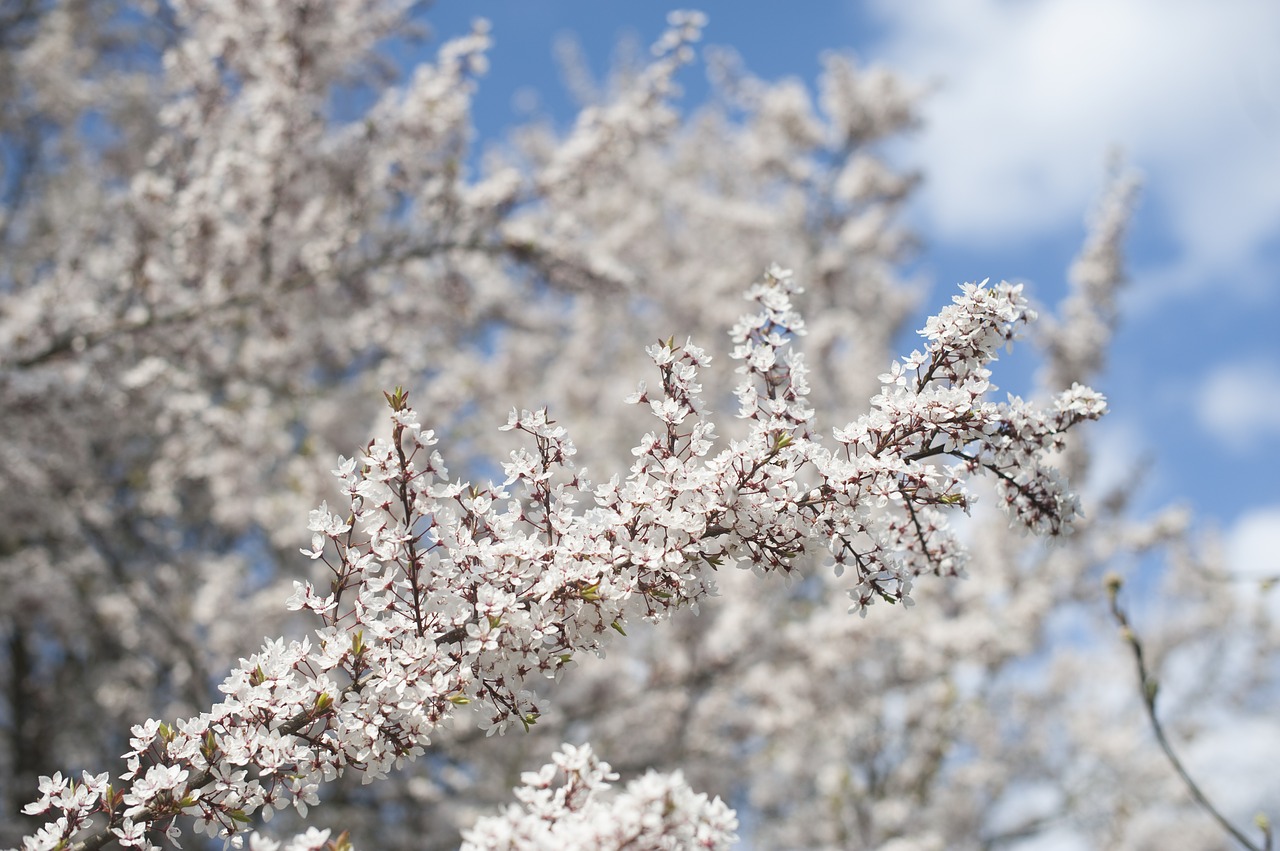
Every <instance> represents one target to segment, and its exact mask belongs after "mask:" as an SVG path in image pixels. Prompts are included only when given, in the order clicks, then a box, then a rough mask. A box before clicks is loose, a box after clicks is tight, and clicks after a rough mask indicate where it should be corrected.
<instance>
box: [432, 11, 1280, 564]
mask: <svg viewBox="0 0 1280 851" xmlns="http://www.w3.org/2000/svg"><path fill="white" fill-rule="evenodd" d="M688 5H691V6H693V7H694V8H700V9H701V10H702V11H705V12H706V13H707V14H708V15H709V17H710V25H709V27H708V28H707V31H706V36H705V40H706V42H707V43H710V44H724V45H729V46H732V47H734V48H735V49H736V50H737V51H738V52H739V53H741V54H742V56H743V57H744V59H745V61H746V65H747V67H748V68H750V69H751V70H752V72H753V73H755V74H756V75H758V76H761V77H764V78H767V79H775V78H779V77H783V76H798V77H801V78H803V79H805V80H806V81H808V82H812V81H813V79H814V77H815V75H816V73H817V71H818V56H819V54H820V53H821V52H822V51H824V50H832V49H834V50H843V51H852V52H853V53H855V54H856V55H857V56H858V57H859V59H860V60H861V61H862V62H864V63H868V64H870V63H882V64H885V65H887V66H888V67H890V68H891V69H893V70H895V71H897V72H899V73H900V74H902V75H904V76H906V77H907V78H909V79H912V80H915V81H918V82H920V83H922V84H928V85H930V86H932V87H933V88H932V93H931V95H930V96H929V97H928V98H927V100H926V101H925V103H924V107H923V113H924V118H925V126H924V128H923V129H922V130H921V131H920V132H919V133H918V134H916V135H915V136H914V137H913V138H912V139H909V140H907V141H906V142H904V143H903V144H902V145H901V147H900V148H899V149H898V150H897V151H896V152H895V155H896V156H897V157H898V158H899V160H900V162H901V163H902V164H903V165H907V166H911V167H916V168H920V169H922V170H923V171H924V174H925V183H924V185H923V187H922V188H921V190H920V193H919V195H918V196H917V198H916V200H915V202H914V204H913V206H912V207H911V209H910V213H909V222H910V224H911V225H912V226H913V228H914V229H915V230H916V232H917V233H918V234H919V235H920V236H921V238H922V240H923V245H924V247H923V252H922V254H921V255H920V257H919V259H918V261H917V268H918V271H919V272H920V273H921V274H922V275H923V276H924V277H925V278H926V279H927V280H930V281H931V282H932V285H933V293H932V295H931V297H930V298H929V299H928V301H927V303H928V304H929V305H938V304H941V303H942V302H943V301H944V300H945V298H946V297H947V296H948V295H949V291H950V289H951V288H952V287H953V286H954V284H955V283H957V282H960V281H965V280H980V279H982V278H986V277H991V278H993V279H997V280H998V279H1002V278H1004V279H1009V280H1023V281H1026V282H1028V284H1030V285H1031V287H1032V289H1033V293H1034V296H1035V297H1036V298H1037V299H1039V300H1041V301H1042V302H1045V303H1049V304H1053V303H1056V302H1057V300H1058V298H1059V297H1060V295H1061V293H1062V287H1063V278H1064V274H1065V270H1066V268H1067V265H1068V263H1069V262H1070V260H1071V258H1072V256H1073V255H1074V254H1075V252H1076V251H1077V250H1078V248H1079V246H1080V241H1081V238H1082V235H1083V220H1084V216H1085V214H1086V212H1087V211H1088V209H1089V207H1090V205H1091V203H1092V202H1093V200H1094V199H1095V197H1096V195H1097V193H1098V191H1099V189H1100V188H1101V185H1102V182H1103V179H1104V175H1105V170H1106V162H1107V157H1108V154H1109V152H1110V151H1112V150H1115V149H1120V150H1121V151H1123V152H1124V154H1125V156H1126V158H1127V160H1128V161H1129V162H1130V163H1131V164H1132V165H1133V166H1134V167H1136V168H1137V169H1138V170H1139V172H1140V173H1141V174H1142V176H1143V179H1144V189H1143V195H1142V200H1141V204H1140V206H1139V208H1138V210H1137V215H1136V219H1135V221H1134V223H1133V229H1132V232H1131V237H1130V241H1129V250H1128V256H1129V261H1130V268H1131V273H1132V282H1131V284H1130V289H1129V291H1128V293H1127V296H1126V298H1125V299H1124V301H1123V309H1124V316H1123V319H1122V327H1121V330H1120V334H1119V337H1118V340H1117V345H1116V349H1115V351H1114V353H1113V357H1112V361H1111V366H1110V369H1109V371H1108V373H1107V375H1106V376H1105V377H1104V379H1103V380H1102V381H1100V382H1098V384H1099V389H1101V390H1103V391H1104V392H1105V393H1107V395H1108V396H1109V397H1110V399H1111V402H1112V409H1113V414H1112V415H1111V417H1109V418H1108V420H1107V421H1106V422H1105V423H1104V424H1102V425H1101V426H1099V428H1098V436H1099V437H1100V439H1101V445H1102V457H1103V459H1104V461H1105V462H1106V464H1107V465H1108V467H1109V468H1110V470H1111V471H1112V472H1113V474H1114V475H1125V474H1127V473H1128V472H1129V471H1130V468H1131V465H1133V464H1134V463H1135V462H1137V461H1139V460H1141V459H1144V458H1146V459H1149V460H1151V461H1152V462H1154V467H1153V469H1152V472H1151V473H1150V478H1149V481H1148V484H1147V486H1146V489H1145V491H1144V499H1143V504H1144V505H1146V506H1148V507H1151V506H1156V505H1162V504H1166V503H1169V502H1186V503H1189V504H1191V505H1192V506H1194V507H1195V509H1196V511H1197V514H1198V516H1199V517H1200V518H1201V519H1202V521H1207V522H1211V523H1213V524H1216V525H1217V526H1218V527H1220V528H1221V529H1222V530H1223V532H1224V533H1225V534H1226V536H1227V537H1226V543H1227V549H1228V553H1229V554H1230V555H1231V557H1232V558H1233V559H1234V560H1235V561H1236V564H1235V565H1234V567H1235V568H1236V569H1239V570H1242V571H1263V570H1269V571H1271V572H1274V573H1280V492H1278V490H1277V488H1278V482H1277V479H1278V478H1280V477H1278V475H1277V474H1280V462H1277V455H1276V452H1275V450H1274V448H1273V446H1274V444H1275V443H1276V441H1277V439H1280V331H1278V330H1277V324H1278V322H1280V3H1275V2H1274V0H1218V2H1214V3H1207V2H1200V1H1199V0H915V2H891V0H864V2H852V0H849V1H848V2H806V3H787V4H783V3H777V2H767V0H715V2H704V3H702V4H688ZM677 7H678V4H663V3H654V2H644V3H641V2H629V3H627V2H620V1H619V0H614V2H604V0H495V2H465V0H437V3H436V5H435V6H434V7H433V8H431V9H430V10H429V11H428V12H427V15H426V18H427V21H428V22H429V23H430V24H431V25H432V26H433V27H434V28H435V31H436V34H437V36H438V37H448V36H450V35H455V34H459V33H462V32H464V31H466V30H467V29H468V28H469V26H470V21H471V20H472V19H473V18H475V17H477V16H483V17H486V18H488V19H489V20H490V21H491V22H492V24H493V36H494V40H495V47H494V50H493V52H492V55H491V63H492V65H491V69H490V71H489V73H488V75H487V76H486V78H485V79H484V80H483V81H482V83H481V89H480V95H479V97H478V100H477V104H476V110H477V111H476V122H477V128H478V131H479V133H480V136H481V139H482V140H483V139H485V138H493V137H494V136H495V135H496V134H497V133H498V132H499V131H500V130H501V129H502V128H504V127H507V126H510V125H511V124H512V123H514V122H516V121H518V120H519V118H520V113H519V112H518V111H517V109H516V107H515V102H516V101H517V100H518V98H517V97H516V96H517V94H518V93H519V92H521V91H522V90H523V91H526V92H527V91H529V90H534V91H536V92H537V93H538V95H539V100H540V103H541V105H542V106H543V108H545V109H547V110H548V111H549V112H550V113H551V114H552V115H554V116H558V117H564V118H565V119H566V120H567V119H568V118H569V117H570V116H571V114H572V113H571V102H570V99H569V98H568V96H567V95H566V94H565V92H564V88H563V86H562V84H561V82H560V77H559V72H558V68H557V64H556V60H555V58H554V52H553V43H554V42H555V40H556V38H557V37H558V36H560V35H563V34H567V33H572V34H574V35H576V36H577V38H578V40H579V41H580V42H581V44H582V45H583V47H584V48H585V51H586V54H587V57H588V59H589V61H590V63H591V66H592V68H593V69H595V70H596V71H597V72H603V71H604V70H605V69H606V68H607V67H608V62H609V56H610V54H611V52H612V51H613V48H614V46H615V45H616V43H617V42H618V39H619V38H620V37H622V36H624V35H627V34H630V35H633V36H638V37H639V39H640V40H641V42H642V43H643V44H646V45H647V44H648V43H650V42H652V41H653V40H654V38H655V37H656V36H657V34H658V33H659V32H660V31H661V29H662V27H663V22H664V18H665V14H666V12H667V11H668V10H669V9H671V8H677ZM684 82H685V83H686V90H687V100H690V101H696V100H697V98H698V96H699V93H700V91H701V90H702V78H701V76H700V72H695V73H692V74H687V75H686V76H685V78H684ZM779 261H780V262H783V263H785V258H779Z"/></svg>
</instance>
